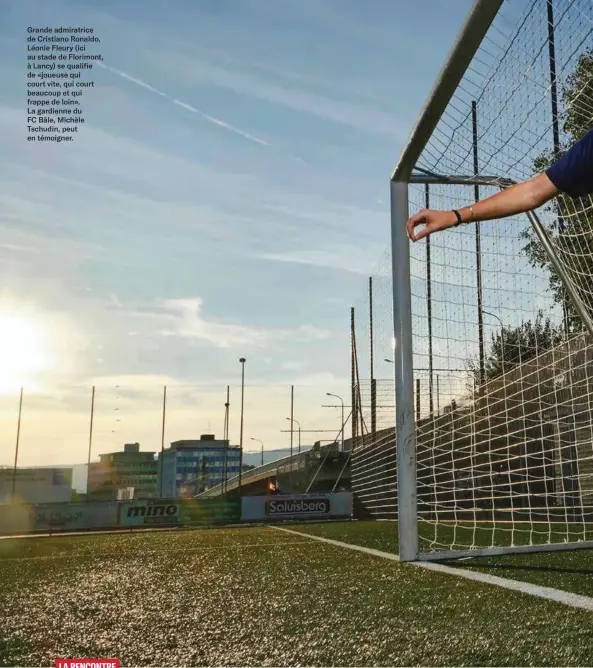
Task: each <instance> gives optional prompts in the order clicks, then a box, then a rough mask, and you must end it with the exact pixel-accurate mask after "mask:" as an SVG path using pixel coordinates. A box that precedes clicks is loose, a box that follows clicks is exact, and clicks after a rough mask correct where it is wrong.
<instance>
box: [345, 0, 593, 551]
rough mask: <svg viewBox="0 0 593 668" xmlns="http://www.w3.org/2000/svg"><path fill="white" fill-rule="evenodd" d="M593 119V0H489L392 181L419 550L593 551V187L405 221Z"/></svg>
mask: <svg viewBox="0 0 593 668" xmlns="http://www.w3.org/2000/svg"><path fill="white" fill-rule="evenodd" d="M499 4H500V5H501V6H500V8H499V10H498V12H496V7H497V5H499ZM478 40H480V42H479V44H477V41H478ZM472 42H473V43H472ZM592 127H593V14H592V12H591V2H590V0H525V1H522V0H506V1H505V2H502V3H499V2H498V0H494V1H493V0H483V1H478V2H477V3H476V5H475V6H474V9H473V10H472V14H471V15H470V17H469V18H468V21H467V23H466V26H465V28H464V30H463V31H462V34H461V36H460V38H459V40H458V42H457V45H456V47H455V48H454V49H453V52H452V54H451V56H450V59H449V61H448V63H447V64H446V66H445V70H444V73H443V75H442V76H441V78H440V80H439V82H438V83H437V85H436V86H435V89H434V92H433V94H432V96H431V98H430V100H429V103H428V105H427V107H426V108H425V110H424V112H423V114H422V116H421V119H420V120H419V122H418V125H417V127H416V130H415V132H414V134H413V136H412V138H411V140H410V142H409V144H408V146H407V148H406V149H405V151H404V153H403V155H402V157H401V158H400V161H399V164H398V167H397V168H396V171H395V173H394V177H393V180H392V186H391V187H392V226H393V279H394V283H393V286H394V287H393V289H394V297H395V307H394V308H395V337H396V340H397V344H396V346H395V351H394V357H395V362H396V364H395V367H396V389H397V396H396V403H397V409H396V410H397V429H396V433H397V458H398V476H397V478H398V494H399V505H398V512H399V524H400V526H399V536H400V553H401V554H402V558H405V559H414V558H420V559H434V558H443V557H455V556H462V555H465V554H471V555H476V554H480V553H484V554H491V553H492V552H493V550H496V551H501V550H503V551H528V550H529V551H531V550H539V549H566V548H572V547H587V546H593V412H592V409H593V401H592V396H593V395H592V390H593V347H592V345H591V341H592V339H591V333H592V325H591V320H592V318H591V316H592V315H593V201H592V199H591V198H590V197H583V198H580V199H571V198H570V197H559V198H558V199H557V200H555V201H553V202H551V203H550V204H549V205H548V206H546V207H542V208H541V209H540V210H538V211H536V212H535V215H531V216H527V215H521V216H517V217H515V218H511V219H505V220H499V221H492V222H484V223H481V224H479V225H471V224H470V225H465V226H461V227H457V228H454V229H452V230H447V231H446V232H442V233H438V234H434V235H432V236H431V237H430V238H429V239H428V241H421V242H418V243H416V244H408V242H407V238H406V236H405V231H404V229H403V226H404V225H403V223H404V222H405V218H406V217H407V214H408V212H409V213H410V214H411V213H414V212H416V211H418V210H419V209H421V208H424V207H427V208H434V209H446V210H450V209H459V208H462V207H464V206H467V205H469V204H471V203H472V202H474V201H476V200H477V199H482V198H484V197H486V196H487V195H489V194H492V193H494V192H497V191H498V190H500V188H503V187H506V186H507V185H508V184H509V183H512V182H518V181H523V180H525V179H527V178H529V177H531V176H533V175H534V174H535V173H537V172H539V171H541V170H543V169H545V168H546V166H547V165H549V164H550V163H551V162H553V161H554V160H555V159H557V157H559V156H560V155H562V153H563V152H565V151H566V150H567V148H569V147H570V146H571V145H572V144H573V143H574V142H575V141H576V140H578V139H579V138H580V137H582V136H583V135H584V134H586V132H588V131H589V130H590V129H591V128H592ZM592 178H593V175H592ZM405 199H407V202H405V201H403V200H405ZM360 386H361V388H362V386H363V383H362V382H361V383H360ZM361 403H364V402H361ZM391 442H392V447H393V445H394V443H393V439H391ZM377 447H378V446H377V445H375V449H376V448H377ZM362 452H364V450H361V451H360V453H359V457H362V456H363V455H362ZM382 452H383V453H385V452H386V451H385V450H382ZM375 457H377V455H375ZM353 477H354V476H353Z"/></svg>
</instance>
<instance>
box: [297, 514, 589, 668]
mask: <svg viewBox="0 0 593 668" xmlns="http://www.w3.org/2000/svg"><path fill="white" fill-rule="evenodd" d="M296 529H297V530H298V531H303V532H306V533H310V534H314V535H318V536H322V537H325V538H331V539H333V540H339V541H342V542H345V543H353V544H355V545H362V546H365V547H371V548H374V549H376V550H382V551H383V552H391V553H394V554H397V552H398V536H397V522H335V523H333V522H332V523H323V524H322V523H319V524H308V525H299V526H298V527H296ZM432 531H433V529H432V528H431V527H428V526H422V525H420V527H419V533H420V535H421V538H422V534H424V538H425V539H426V538H427V537H429V536H430V535H431V533H432ZM443 531H444V529H443V528H441V533H443ZM538 531H539V532H540V534H539V535H541V534H542V533H543V532H542V530H541V528H540V529H538ZM449 532H450V533H451V532H452V529H451V528H450V529H449ZM484 532H485V534H486V533H489V531H487V530H486V529H484ZM558 533H559V530H558ZM519 535H520V536H528V535H529V532H528V531H525V532H521V533H520V534H519ZM420 544H421V546H424V547H425V546H426V545H427V544H428V541H427V540H424V541H421V543H420ZM478 545H479V543H478ZM444 563H446V564H447V565H449V566H455V567H457V568H465V569H471V570H474V571H481V572H484V573H491V574H492V575H497V576H500V577H504V578H509V579H512V580H522V581H523V582H531V583H533V584H538V585H543V586H545V587H554V588H556V589H562V590H564V591H569V592H573V593H575V594H581V595H583V596H591V597H593V550H592V549H584V550H574V551H561V552H537V553H530V554H509V555H501V556H496V557H477V558H473V559H464V560H462V561H456V560H451V561H446V562H444ZM591 662H593V655H592V657H591V660H590V663H591Z"/></svg>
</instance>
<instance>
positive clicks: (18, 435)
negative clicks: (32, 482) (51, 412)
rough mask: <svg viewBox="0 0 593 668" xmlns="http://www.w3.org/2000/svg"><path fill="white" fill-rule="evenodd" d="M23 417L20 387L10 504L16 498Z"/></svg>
mask: <svg viewBox="0 0 593 668" xmlns="http://www.w3.org/2000/svg"><path fill="white" fill-rule="evenodd" d="M22 416H23V388H22V387H21V394H20V397H19V417H18V420H17V423H16V443H15V446H14V468H13V469H12V498H11V503H14V497H15V496H16V471H17V466H18V461H19V445H20V442H21V418H22Z"/></svg>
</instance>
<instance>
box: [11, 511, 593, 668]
mask: <svg viewBox="0 0 593 668" xmlns="http://www.w3.org/2000/svg"><path fill="white" fill-rule="evenodd" d="M356 524H357V523H351V524H344V525H341V528H340V525H325V530H329V529H330V528H331V531H332V532H338V534H340V532H341V538H340V539H344V534H345V530H346V528H348V527H349V529H350V531H351V530H352V527H354V526H355V525H356ZM389 524H390V523H385V526H386V527H388V526H389ZM375 526H377V525H375ZM359 528H361V533H365V534H366V536H367V539H369V540H370V536H371V535H372V531H371V527H370V526H369V525H367V524H359ZM322 529H323V526H322V525H312V526H310V527H308V528H307V529H306V530H312V531H315V532H316V533H317V532H320V531H322ZM389 529H390V532H392V531H393V525H391V526H389ZM299 530H300V527H299ZM360 535H361V534H359V539H358V540H361V539H360ZM331 537H338V536H336V535H335V534H334V535H332V536H331ZM372 540H374V541H375V544H374V545H373V546H374V547H378V548H379V549H385V544H386V542H388V541H389V540H391V538H390V536H389V535H388V534H384V535H383V537H382V538H381V537H379V536H378V535H375V537H374V538H373V539H372ZM0 583H1V585H2V586H1V589H0V610H2V614H1V615H0V665H27V666H33V665H50V664H52V665H53V662H54V661H55V659H56V658H58V657H76V658H79V657H116V658H119V659H120V660H121V662H122V665H128V666H130V665H132V666H167V665H168V666H171V665H193V666H198V665H200V666H201V665H233V666H252V665H269V666H278V665H283V666H297V665H300V666H310V665H316V666H350V665H352V666H354V665H356V666H363V665H364V666H375V665H381V666H406V665H407V666H409V665H426V666H428V665H500V666H502V665H504V666H511V665H512V666H519V665H538V666H544V665H546V666H547V665H587V664H590V662H591V658H592V657H593V614H590V613H586V612H583V611H581V610H576V609H572V608H568V607H565V606H562V605H559V604H555V603H551V602H548V601H544V600H541V599H537V598H533V597H530V596H527V595H523V594H518V593H514V592H509V591H507V590H503V589H500V588H497V587H493V586H485V585H481V584H478V583H475V582H470V581H466V580H462V579H457V578H455V577H453V576H450V575H444V574H440V573H434V572H429V571H426V570H424V569H419V568H416V567H415V566H411V565H406V564H397V563H394V562H392V561H388V560H386V559H382V558H380V557H373V556H370V555H366V554H361V553H358V552H353V551H349V550H346V549H344V548H340V547H334V546H332V545H327V544H324V543H319V542H317V541H314V540H311V539H308V538H307V537H305V536H295V535H293V534H286V533H284V532H278V531H276V530H274V529H272V528H242V529H217V530H202V531H180V532H163V533H149V534H148V533H145V534H133V535H129V534H126V535H108V536H81V537H73V536H70V537H55V538H35V539H27V540H20V541H19V540H15V539H10V540H3V541H0Z"/></svg>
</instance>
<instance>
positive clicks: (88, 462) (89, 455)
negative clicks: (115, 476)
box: [86, 385, 95, 501]
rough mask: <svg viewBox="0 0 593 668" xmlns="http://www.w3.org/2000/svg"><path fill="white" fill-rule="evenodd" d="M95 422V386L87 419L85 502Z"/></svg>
mask: <svg viewBox="0 0 593 668" xmlns="http://www.w3.org/2000/svg"><path fill="white" fill-rule="evenodd" d="M94 421H95V386H94V385H93V389H92V391H91V415H90V419H89V451H88V453H87V458H86V500H87V501H88V500H89V493H90V482H91V451H92V448H93V424H94Z"/></svg>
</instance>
